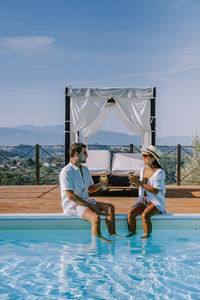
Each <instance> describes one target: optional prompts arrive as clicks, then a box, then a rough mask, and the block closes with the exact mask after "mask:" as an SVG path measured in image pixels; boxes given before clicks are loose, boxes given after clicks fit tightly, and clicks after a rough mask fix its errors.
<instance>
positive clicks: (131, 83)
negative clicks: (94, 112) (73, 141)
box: [0, 0, 200, 137]
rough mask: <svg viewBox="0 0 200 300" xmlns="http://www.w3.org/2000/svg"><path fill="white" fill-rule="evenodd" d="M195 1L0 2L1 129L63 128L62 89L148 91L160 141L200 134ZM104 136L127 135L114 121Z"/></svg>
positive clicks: (199, 36)
mask: <svg viewBox="0 0 200 300" xmlns="http://www.w3.org/2000/svg"><path fill="white" fill-rule="evenodd" d="M199 16H200V1H199V0H167V1H165V0H123V1H122V0H70V1H69V0H18V1H14V0H0V127H15V126H18V125H23V124H31V125H36V126H45V125H60V124H64V102H65V98H64V91H65V87H67V86H72V87H132V88H134V87H152V86H155V87H156V90H157V98H156V118H157V136H159V137H162V136H178V135H180V136H193V135H195V134H196V133H199V130H200V101H199V100H200V95H199V86H200V17H199ZM102 129H104V130H111V131H116V132H123V133H127V134H129V133H130V131H129V130H128V129H126V128H125V126H123V124H121V123H120V121H119V120H118V118H117V117H116V116H115V114H114V113H112V114H111V115H110V117H109V119H108V120H107V121H106V123H105V124H104V126H103V127H102Z"/></svg>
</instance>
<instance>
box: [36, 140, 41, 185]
mask: <svg viewBox="0 0 200 300" xmlns="http://www.w3.org/2000/svg"><path fill="white" fill-rule="evenodd" d="M35 184H37V185H39V184H40V148H39V145H38V144H36V145H35Z"/></svg>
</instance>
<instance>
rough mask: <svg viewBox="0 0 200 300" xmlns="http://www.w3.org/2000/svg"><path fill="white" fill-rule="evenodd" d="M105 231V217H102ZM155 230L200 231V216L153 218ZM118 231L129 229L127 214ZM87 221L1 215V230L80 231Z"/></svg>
mask: <svg viewBox="0 0 200 300" xmlns="http://www.w3.org/2000/svg"><path fill="white" fill-rule="evenodd" d="M101 219H102V222H101V227H102V229H104V228H105V227H106V226H105V216H101ZM151 220H152V225H153V228H154V229H160V230H161V229H162V230H163V229H185V230H186V229H190V230H200V214H165V215H156V216H153V217H152V218H151ZM116 227H117V229H125V228H127V214H116ZM90 228H91V225H90V223H89V222H87V221H86V220H83V219H80V218H78V217H73V216H66V215H64V214H63V213H59V214H55V213H52V214H0V230H8V229H10V230H11V229H12V230H25V229H28V230H29V229H33V230H35V229H40V230H43V229H44V230H46V229H51V230H54V229H55V230H57V229H59V230H80V229H90ZM137 228H138V229H141V228H142V221H141V216H138V217H137Z"/></svg>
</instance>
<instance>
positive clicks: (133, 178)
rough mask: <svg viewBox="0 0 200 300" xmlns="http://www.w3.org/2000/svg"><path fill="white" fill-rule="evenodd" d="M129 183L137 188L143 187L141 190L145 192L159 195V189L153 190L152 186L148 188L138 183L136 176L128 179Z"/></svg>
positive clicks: (140, 182)
mask: <svg viewBox="0 0 200 300" xmlns="http://www.w3.org/2000/svg"><path fill="white" fill-rule="evenodd" d="M130 182H131V183H133V184H135V185H136V186H137V187H139V186H141V187H143V189H145V190H146V191H148V192H150V193H152V194H155V195H157V194H158V193H159V191H160V190H159V189H156V188H154V187H153V186H150V185H148V184H146V183H144V182H142V181H140V180H139V179H138V178H137V177H136V176H133V177H132V176H131V178H130Z"/></svg>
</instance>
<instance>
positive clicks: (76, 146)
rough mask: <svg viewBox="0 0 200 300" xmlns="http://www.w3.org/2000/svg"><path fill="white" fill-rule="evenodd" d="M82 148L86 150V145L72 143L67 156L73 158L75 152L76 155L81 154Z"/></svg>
mask: <svg viewBox="0 0 200 300" xmlns="http://www.w3.org/2000/svg"><path fill="white" fill-rule="evenodd" d="M82 148H86V145H85V144H83V143H74V144H73V145H71V147H70V149H69V155H70V157H74V155H75V153H76V152H77V153H78V154H80V153H81V151H82Z"/></svg>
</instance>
